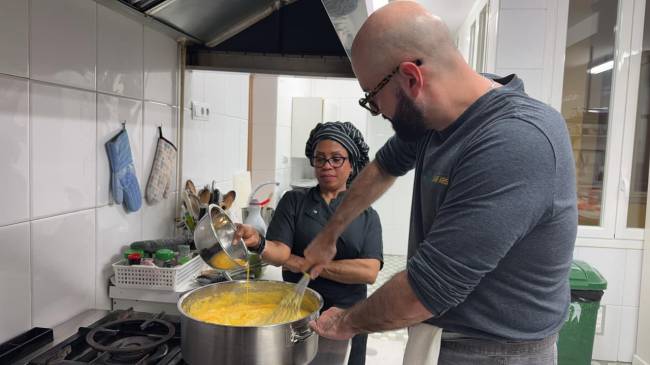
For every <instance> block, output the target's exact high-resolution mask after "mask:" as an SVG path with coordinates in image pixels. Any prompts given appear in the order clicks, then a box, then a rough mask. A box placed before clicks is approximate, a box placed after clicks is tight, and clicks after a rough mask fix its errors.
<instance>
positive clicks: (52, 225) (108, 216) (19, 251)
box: [0, 0, 241, 342]
mask: <svg viewBox="0 0 650 365" xmlns="http://www.w3.org/2000/svg"><path fill="white" fill-rule="evenodd" d="M28 9H29V14H28ZM146 38H147V39H148V41H149V42H148V43H147V45H145V43H144V41H143V40H144V39H145V28H144V27H143V26H142V25H139V24H136V23H134V22H133V21H131V20H129V19H127V18H124V17H122V16H121V15H117V14H116V13H113V12H112V11H111V10H109V9H106V8H104V7H103V6H101V5H97V4H96V2H94V1H86V0H60V1H55V2H53V1H48V0H31V1H28V0H3V1H0V48H1V49H2V50H3V51H2V56H1V57H0V169H1V170H2V171H3V174H2V179H0V201H2V203H3V204H4V205H6V206H10V207H11V209H5V210H4V211H3V212H2V213H0V246H2V247H1V249H2V251H3V252H4V253H5V254H6V255H2V258H0V268H1V269H0V271H1V272H2V274H1V275H0V289H1V290H2V292H3V293H8V292H10V293H12V294H11V296H0V306H1V307H2V308H3V311H2V314H0V342H3V341H4V340H6V339H7V338H8V337H9V336H13V335H15V334H18V333H20V332H24V331H26V330H28V329H29V328H31V327H33V326H38V325H41V326H52V325H55V324H57V323H59V322H61V321H64V320H67V319H68V318H69V317H71V316H72V315H74V314H76V313H78V312H80V311H82V310H84V309H86V308H91V307H94V306H95V305H97V306H100V307H102V308H106V307H107V305H108V300H107V297H106V286H105V284H106V279H107V276H108V275H110V273H111V268H110V264H111V263H112V262H113V260H114V258H115V257H116V256H117V255H119V254H120V249H121V247H122V246H123V245H126V244H128V243H130V242H131V241H134V240H139V239H142V237H143V232H144V231H146V233H147V234H148V235H150V236H155V237H161V236H169V235H171V234H172V233H173V232H172V228H173V218H174V215H175V212H174V210H175V198H176V195H175V194H171V196H170V198H169V199H167V200H166V201H165V202H164V203H161V204H159V205H156V206H155V207H147V209H146V211H145V210H144V209H143V210H140V211H139V212H137V213H131V214H126V213H125V211H124V208H122V207H121V206H117V205H108V206H107V205H105V204H107V203H109V202H110V199H109V190H108V177H109V174H108V163H107V159H106V152H105V149H104V143H105V141H106V140H107V139H108V138H110V137H111V136H113V135H114V134H115V132H117V131H118V130H119V128H120V124H119V120H121V119H126V120H127V125H128V127H127V128H128V130H129V134H130V137H131V150H132V154H133V158H134V162H135V166H136V170H137V171H138V175H139V176H138V177H139V178H142V179H144V178H146V177H148V169H147V168H146V166H144V163H143V159H144V157H145V156H146V157H147V158H150V157H151V152H150V151H151V149H150V148H155V134H156V133H157V132H156V131H155V130H154V131H152V130H151V129H152V128H151V127H152V126H153V125H154V124H155V125H157V123H158V122H163V121H164V123H165V124H166V127H168V128H167V129H168V130H166V133H165V134H166V135H167V136H168V137H169V138H170V139H172V140H174V141H175V140H176V134H177V124H178V122H177V120H176V114H175V110H176V109H175V107H173V106H174V105H176V104H177V101H176V99H175V98H176V91H175V89H174V87H175V85H176V76H175V75H176V73H177V55H176V45H175V42H174V40H172V39H171V38H168V37H166V36H164V35H162V34H159V33H157V32H154V31H149V30H147V37H146ZM145 48H146V50H145ZM96 55H97V59H96ZM145 57H146V58H147V60H148V61H149V62H148V63H147V66H148V67H147V75H148V76H149V77H148V79H147V80H148V81H149V83H148V87H149V92H148V94H147V97H148V98H150V99H153V100H155V101H159V102H165V103H166V104H165V105H162V106H160V105H159V104H156V105H158V107H153V109H154V112H152V108H150V110H149V112H150V113H149V123H148V124H146V123H145V122H144V115H145V110H144V105H143V104H142V103H143V99H144V97H145V95H144V72H145V71H144V64H145V62H144V59H145ZM30 62H31V63H30ZM95 70H97V72H98V74H97V76H98V77H97V78H96V75H95ZM7 74H11V75H14V76H18V77H14V76H7ZM27 77H31V79H28V78H27ZM43 81H45V82H43ZM96 84H97V85H96ZM96 87H97V88H98V90H99V91H100V92H99V93H98V92H97V91H96V90H95V89H96ZM107 94H112V95H115V96H111V95H107ZM156 112H157V113H156ZM237 112H238V113H239V112H241V110H238V111H237ZM165 115H167V116H165ZM153 119H155V121H154V120H153ZM145 125H146V126H148V127H149V129H147V130H146V136H147V137H151V138H150V139H147V141H146V142H145V141H144V138H145ZM154 129H155V127H154ZM238 130H239V129H238ZM30 219H31V221H29V220H30ZM19 222H24V223H19ZM14 223H19V224H14ZM11 224H13V225H11ZM96 227H97V229H95V228H96ZM9 259H10V260H9ZM8 260H9V261H8Z"/></svg>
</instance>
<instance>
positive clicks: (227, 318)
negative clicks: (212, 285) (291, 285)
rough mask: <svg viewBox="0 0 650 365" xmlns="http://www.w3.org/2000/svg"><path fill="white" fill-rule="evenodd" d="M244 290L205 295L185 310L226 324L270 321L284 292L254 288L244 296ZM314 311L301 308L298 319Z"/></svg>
mask: <svg viewBox="0 0 650 365" xmlns="http://www.w3.org/2000/svg"><path fill="white" fill-rule="evenodd" d="M242 294H243V293H241V294H240V293H235V292H226V293H220V294H219V295H214V296H211V297H206V298H201V299H198V300H196V301H194V302H193V303H191V304H189V305H187V306H186V307H185V311H186V312H187V314H189V315H190V316H191V317H192V318H195V319H198V320H200V321H203V322H208V323H214V324H220V325H226V326H261V325H267V324H270V323H266V321H267V320H268V318H269V317H270V316H271V314H272V313H273V311H274V310H275V309H276V308H277V307H278V303H280V301H281V300H282V297H283V294H284V295H286V294H285V293H283V292H277V293H275V292H253V291H251V292H250V293H247V294H244V295H245V296H246V297H247V298H246V300H242ZM310 313H311V312H310V311H309V310H307V309H305V308H301V310H300V312H299V313H296V314H295V316H294V317H293V318H290V319H289V318H287V319H288V321H295V320H298V319H300V318H304V317H306V316H308V315H309V314H310Z"/></svg>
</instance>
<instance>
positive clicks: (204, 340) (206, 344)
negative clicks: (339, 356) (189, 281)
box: [178, 280, 323, 365]
mask: <svg viewBox="0 0 650 365" xmlns="http://www.w3.org/2000/svg"><path fill="white" fill-rule="evenodd" d="M245 283H246V282H245V281H227V282H222V283H216V284H212V285H208V286H204V287H201V288H198V289H195V290H193V291H191V292H189V293H186V294H185V295H183V296H182V297H181V299H180V300H179V301H178V311H179V312H180V313H181V336H182V337H181V344H182V345H181V347H182V351H183V360H185V361H186V362H187V363H189V364H191V365H214V364H237V365H240V364H255V365H263V364H272V365H277V364H308V363H309V362H311V360H313V359H314V357H315V356H316V353H317V352H318V334H316V333H315V332H313V331H312V329H311V328H309V321H311V320H313V319H316V318H317V317H318V314H319V312H320V310H321V308H322V307H323V298H322V297H321V296H320V294H318V293H317V292H315V291H314V290H312V289H309V288H307V290H306V291H305V297H304V300H303V307H306V308H308V309H309V311H310V314H309V315H308V316H307V317H304V318H302V319H299V320H296V321H292V322H287V323H281V324H276V325H269V326H258V327H236V326H225V325H217V324H212V323H206V322H203V321H199V320H196V319H194V318H192V317H190V316H189V315H188V313H187V308H188V307H189V305H191V304H192V303H193V301H195V300H199V299H202V298H205V297H207V296H214V295H219V294H220V293H224V292H229V291H234V290H239V291H241V290H242V286H243V285H245ZM248 284H249V285H250V287H249V289H248V290H250V291H262V292H266V291H268V292H273V291H278V290H279V291H285V292H286V291H288V290H293V287H294V286H295V284H293V283H287V282H281V281H268V280H255V281H250V282H249V283H248Z"/></svg>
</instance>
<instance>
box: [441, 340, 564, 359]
mask: <svg viewBox="0 0 650 365" xmlns="http://www.w3.org/2000/svg"><path fill="white" fill-rule="evenodd" d="M556 341H557V335H553V336H549V337H547V338H545V339H543V340H539V341H529V342H491V341H483V340H473V339H472V340H466V339H458V340H444V339H443V340H442V344H441V347H440V358H439V359H438V365H557V347H556Z"/></svg>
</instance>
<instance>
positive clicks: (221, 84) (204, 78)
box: [194, 71, 248, 115]
mask: <svg viewBox="0 0 650 365" xmlns="http://www.w3.org/2000/svg"><path fill="white" fill-rule="evenodd" d="M194 79H195V80H196V79H199V80H201V81H200V82H201V83H202V84H203V87H204V89H203V94H204V95H203V99H204V100H203V101H205V102H207V103H208V104H209V105H210V108H211V109H212V111H214V113H213V114H218V115H228V114H229V113H228V110H229V109H230V108H231V107H229V106H228V98H227V97H226V95H227V94H228V93H229V91H230V90H229V87H230V85H229V82H230V76H229V75H228V74H227V73H224V72H206V71H202V72H199V73H196V77H195V78H194ZM247 99H248V98H247Z"/></svg>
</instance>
